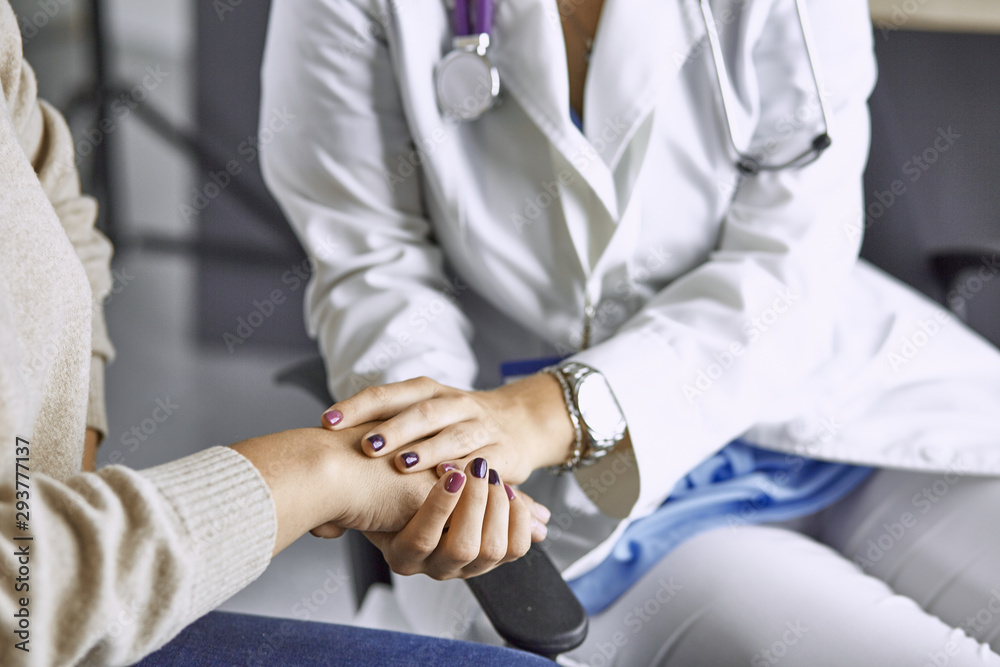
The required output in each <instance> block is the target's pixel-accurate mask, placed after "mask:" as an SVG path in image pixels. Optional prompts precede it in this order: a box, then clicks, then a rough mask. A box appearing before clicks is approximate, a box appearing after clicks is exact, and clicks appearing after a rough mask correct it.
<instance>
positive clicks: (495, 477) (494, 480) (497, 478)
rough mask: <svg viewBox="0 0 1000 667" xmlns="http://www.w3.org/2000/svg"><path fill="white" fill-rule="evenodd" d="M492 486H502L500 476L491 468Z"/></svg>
mask: <svg viewBox="0 0 1000 667" xmlns="http://www.w3.org/2000/svg"><path fill="white" fill-rule="evenodd" d="M490 484H496V485H497V486H500V475H498V474H497V471H496V470H494V469H493V468H490Z"/></svg>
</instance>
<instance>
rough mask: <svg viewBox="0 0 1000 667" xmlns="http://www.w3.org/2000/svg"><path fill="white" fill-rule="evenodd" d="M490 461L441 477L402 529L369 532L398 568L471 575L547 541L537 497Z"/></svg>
mask: <svg viewBox="0 0 1000 667" xmlns="http://www.w3.org/2000/svg"><path fill="white" fill-rule="evenodd" d="M487 465H488V464H487V463H486V461H485V460H484V459H475V460H473V461H472V462H470V463H469V465H468V466H466V468H465V471H464V473H463V472H461V471H459V470H452V471H450V472H448V473H447V474H445V475H444V476H443V477H441V479H440V480H438V483H437V484H435V485H434V488H432V489H431V491H430V493H428V495H427V499H426V500H425V501H424V503H423V505H421V507H420V509H419V510H417V513H416V514H415V515H414V517H413V518H412V519H411V520H410V522H409V523H408V524H407V525H406V527H405V528H403V529H402V530H401V531H399V532H397V533H379V532H367V533H365V536H366V537H368V539H369V540H370V541H371V542H372V543H373V544H375V546H377V547H378V548H379V549H380V550H381V551H382V553H383V554H384V555H385V559H386V562H387V563H388V564H389V567H390V568H392V571H393V572H396V573H398V574H402V575H412V574H418V573H423V574H426V575H428V576H430V577H432V578H434V579H438V580H443V579H455V578H461V579H465V578H468V577H474V576H478V575H480V574H484V573H486V572H488V571H490V570H492V569H493V568H495V567H497V566H498V565H502V564H504V563H508V562H510V561H513V560H517V559H518V558H520V557H521V556H523V555H524V554H526V553H527V552H528V548H529V547H530V546H531V543H532V542H533V541H534V542H540V541H541V540H543V539H545V534H546V527H545V524H544V522H542V521H539V520H537V519H535V518H534V517H533V516H532V511H531V508H533V507H534V506H535V503H534V501H532V500H531V498H529V497H528V496H527V495H526V494H523V493H520V492H517V493H515V492H514V490H513V489H511V488H510V486H508V485H507V484H504V483H503V482H502V481H501V480H500V477H499V476H498V474H497V472H496V471H495V470H489V471H488V472H487ZM538 507H539V508H540V507H541V506H538ZM535 511H536V512H537V511H538V510H535Z"/></svg>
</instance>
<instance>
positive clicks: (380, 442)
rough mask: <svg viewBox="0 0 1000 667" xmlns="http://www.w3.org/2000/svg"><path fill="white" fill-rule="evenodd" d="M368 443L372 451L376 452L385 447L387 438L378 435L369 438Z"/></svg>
mask: <svg viewBox="0 0 1000 667" xmlns="http://www.w3.org/2000/svg"><path fill="white" fill-rule="evenodd" d="M368 442H370V443H371V445H372V449H374V450H375V451H376V452H377V451H378V450H380V449H382V448H383V447H385V438H383V437H382V436H380V435H379V434H378V433H376V434H375V435H370V436H368Z"/></svg>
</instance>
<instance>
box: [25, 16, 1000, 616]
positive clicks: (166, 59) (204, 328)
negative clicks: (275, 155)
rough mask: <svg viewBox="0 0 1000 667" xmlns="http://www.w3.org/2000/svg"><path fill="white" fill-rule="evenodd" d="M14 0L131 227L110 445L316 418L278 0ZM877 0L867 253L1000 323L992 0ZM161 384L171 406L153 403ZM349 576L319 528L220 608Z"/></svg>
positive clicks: (157, 452) (157, 455) (137, 449)
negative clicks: (287, 211)
mask: <svg viewBox="0 0 1000 667" xmlns="http://www.w3.org/2000/svg"><path fill="white" fill-rule="evenodd" d="M12 4H13V6H14V9H15V12H16V13H17V14H18V17H19V22H20V25H21V32H22V37H23V39H24V49H25V53H26V56H27V58H28V60H29V61H30V62H31V64H32V65H33V66H34V68H35V70H36V71H37V74H38V79H39V83H40V89H41V94H42V96H43V97H45V98H46V99H48V100H49V101H50V102H52V103H53V104H54V105H55V106H57V107H58V108H59V109H61V110H62V111H63V113H65V114H66V115H67V117H68V118H69V120H70V123H71V127H72V130H73V134H74V140H75V143H76V148H77V156H78V165H79V167H80V170H81V173H82V176H83V182H84V190H85V191H86V192H89V193H92V194H94V195H95V196H97V197H98V199H99V201H100V204H101V217H100V223H99V224H100V226H101V228H102V229H103V230H104V231H105V232H106V233H107V234H108V235H109V236H110V237H111V238H112V239H113V240H114V242H115V244H116V247H117V251H116V255H115V259H114V266H113V268H114V278H115V281H114V288H113V293H112V294H111V296H110V298H109V300H108V302H107V304H106V308H107V315H108V320H109V326H110V330H111V335H112V338H113V340H114V342H115V345H116V347H117V354H118V356H117V361H116V362H115V363H114V364H112V365H111V366H110V367H109V369H108V393H109V395H108V405H109V411H110V415H109V417H110V424H111V427H110V431H111V432H110V433H109V435H108V438H107V439H106V440H105V442H104V444H103V445H102V446H101V450H100V455H99V459H98V463H99V465H104V464H107V463H109V462H112V463H122V464H124V465H128V466H130V467H134V468H144V467H148V466H151V465H156V464H158V463H162V462H165V461H168V460H172V459H175V458H177V457H179V456H183V455H185V454H188V453H190V452H194V451H197V450H200V449H203V448H205V447H208V446H211V445H217V444H229V443H231V442H234V441H237V440H240V439H243V438H246V437H250V436H254V435H259V434H262V433H269V432H273V431H278V430H282V429H286V428H295V427H300V426H303V425H311V424H318V420H319V415H320V413H321V411H322V409H323V408H324V407H326V406H324V405H322V404H321V403H319V402H318V401H316V400H315V399H313V398H311V397H310V396H309V395H307V394H306V393H304V392H303V391H302V390H300V389H297V388H295V387H290V386H287V385H283V384H280V383H279V382H277V380H276V377H277V376H278V375H279V374H281V373H282V371H285V370H287V369H288V368H290V367H293V366H295V365H297V364H301V363H302V362H304V361H307V360H310V359H312V358H314V357H315V355H316V348H315V345H314V344H313V343H312V342H310V341H309V340H308V338H307V336H306V334H305V331H304V326H303V311H302V293H303V288H304V279H305V278H306V276H307V273H308V267H307V265H305V264H304V259H305V257H304V255H303V254H302V252H301V250H300V248H299V246H298V244H297V242H296V241H295V238H294V236H293V235H292V233H291V232H290V230H289V228H288V226H287V223H286V222H285V221H284V219H283V218H282V215H281V212H280V211H279V209H278V208H277V206H276V205H275V204H274V202H273V200H271V198H270V197H269V196H268V195H267V193H266V191H265V189H264V186H263V183H262V181H261V178H260V173H259V166H258V161H257V151H256V147H257V146H258V145H259V144H260V142H261V141H266V140H267V139H268V135H267V134H258V129H257V124H258V117H259V109H258V104H259V67H260V60H261V51H262V48H263V39H264V35H265V30H266V22H267V11H268V7H269V2H267V1H262V2H242V1H240V0H216V1H215V2H172V3H164V2H157V1H155V0H12ZM871 9H872V18H873V30H874V38H875V48H876V53H877V56H878V60H879V69H880V80H879V84H878V88H877V89H876V92H875V94H874V96H873V98H872V102H871V107H872V126H873V141H872V157H871V160H870V164H869V169H868V172H867V174H866V178H865V186H866V199H865V211H864V213H863V217H864V227H865V245H864V251H863V254H864V256H865V257H867V258H868V259H870V260H871V261H873V262H874V263H876V264H877V265H879V266H881V267H882V268H884V269H885V270H887V271H889V272H890V273H892V274H893V275H896V276H897V277H899V278H901V279H903V280H905V281H907V282H909V283H910V284H912V285H914V286H915V287H917V288H918V289H920V290H922V291H923V292H925V293H926V294H928V295H929V296H931V297H932V298H935V299H937V300H939V301H941V302H942V303H945V304H946V305H947V306H949V307H950V308H951V309H952V310H953V311H954V312H955V313H956V314H957V315H958V316H960V317H962V318H963V319H965V320H966V321H967V322H969V324H970V325H971V326H973V327H974V328H976V329H977V330H978V331H980V332H981V333H982V334H983V335H984V336H987V337H988V338H990V339H991V340H992V341H993V342H994V343H997V344H1000V269H998V268H997V267H998V264H997V259H998V258H1000V187H998V184H1000V170H998V166H997V164H998V160H997V158H998V156H1000V124H998V121H997V111H996V110H997V109H1000V78H998V77H997V76H996V74H997V72H1000V3H997V2H996V1H995V0H872V4H871ZM817 29H821V28H819V27H817ZM281 113H282V110H279V109H274V110H265V115H266V116H267V117H271V116H272V115H273V116H276V117H279V118H280V114H281ZM942 136H944V137H948V138H949V139H946V140H939V138H940V137H942ZM834 140H836V137H834ZM943 146H947V148H946V149H945V150H942V147H943ZM234 161H235V164H236V166H237V167H238V168H239V172H240V173H239V174H238V175H237V176H236V177H230V176H229V175H228V174H226V173H224V172H225V170H226V165H227V164H231V163H233V162H234ZM914 169H916V170H917V171H914ZM915 174H918V176H917V178H916V179H914V175H915ZM894 184H895V185H894ZM859 217H860V216H859ZM276 293H280V294H279V295H278V297H279V298H277V299H276V298H275V295H276ZM279 301H280V303H279ZM160 405H166V406H167V408H168V410H167V412H169V415H168V416H167V418H166V419H164V420H163V421H162V422H156V421H155V420H154V419H153V418H152V415H153V411H154V409H156V408H157V407H158V406H160ZM157 414H163V412H157ZM350 582H351V573H350V567H349V565H348V562H347V560H346V557H345V548H344V546H343V544H342V543H341V541H340V540H332V541H327V540H319V539H315V538H311V537H306V538H304V539H302V540H299V541H298V542H297V543H296V544H295V545H293V546H292V547H291V548H289V549H287V550H286V551H284V552H283V553H281V554H280V555H279V556H278V557H277V559H276V560H275V563H274V564H273V566H272V567H271V568H269V569H268V571H267V572H266V573H265V574H264V575H263V577H262V578H261V579H260V580H258V581H257V582H255V583H254V584H253V585H251V586H250V587H248V588H247V589H246V590H244V591H243V592H241V593H240V594H238V595H237V596H236V597H234V598H233V599H231V600H230V601H229V602H227V603H226V604H225V605H223V609H226V610H230V611H242V612H246V613H257V614H266V615H270V616H284V617H293V618H300V619H309V620H321V621H337V622H349V621H350V620H351V618H352V616H353V614H354V600H353V595H352V593H351V583H350Z"/></svg>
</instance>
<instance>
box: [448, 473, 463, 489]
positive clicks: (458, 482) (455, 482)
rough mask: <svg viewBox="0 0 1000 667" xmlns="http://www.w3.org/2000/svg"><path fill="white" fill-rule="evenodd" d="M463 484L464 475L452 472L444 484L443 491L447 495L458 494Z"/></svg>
mask: <svg viewBox="0 0 1000 667" xmlns="http://www.w3.org/2000/svg"><path fill="white" fill-rule="evenodd" d="M463 482H465V475H463V474H462V473H460V472H453V473H451V475H450V476H449V477H448V479H447V480H446V481H445V483H444V490H445V491H447V492H448V493H458V490H459V489H461V488H462V483H463Z"/></svg>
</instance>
